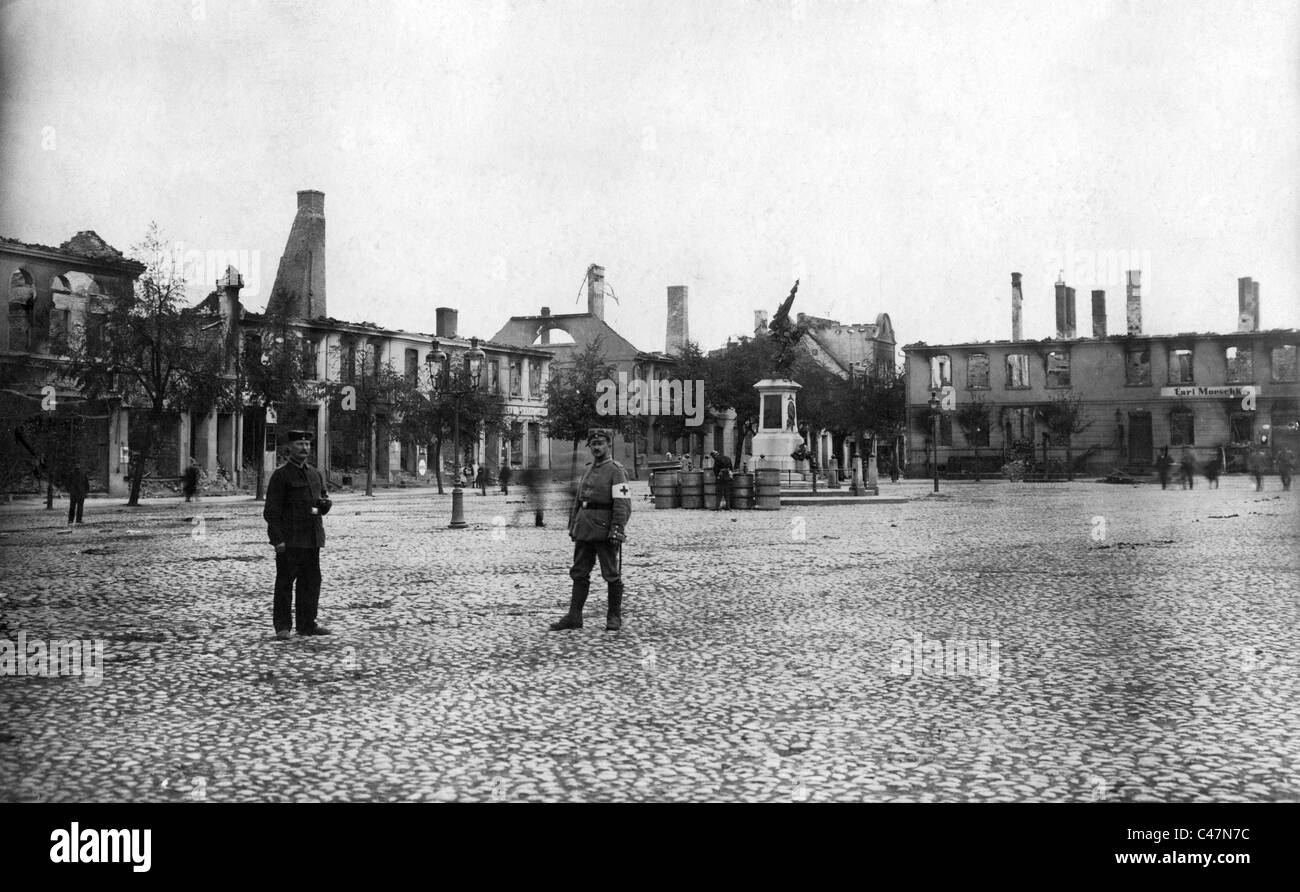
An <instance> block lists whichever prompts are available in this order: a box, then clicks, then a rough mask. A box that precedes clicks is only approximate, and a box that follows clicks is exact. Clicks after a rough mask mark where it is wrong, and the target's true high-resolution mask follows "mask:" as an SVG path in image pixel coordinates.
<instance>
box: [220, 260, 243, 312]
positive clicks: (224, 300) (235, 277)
mask: <svg viewBox="0 0 1300 892" xmlns="http://www.w3.org/2000/svg"><path fill="white" fill-rule="evenodd" d="M243 287H244V277H243V276H242V275H240V272H239V270H237V269H235V268H234V267H233V266H227V267H226V271H225V273H223V274H222V276H221V278H220V279H217V289H218V290H219V291H220V292H221V297H220V298H219V299H218V300H219V302H220V305H219V306H218V310H220V312H221V318H222V319H225V320H229V319H231V318H232V317H236V322H238V319H237V317H238V313H239V290H240V289H241V288H243Z"/></svg>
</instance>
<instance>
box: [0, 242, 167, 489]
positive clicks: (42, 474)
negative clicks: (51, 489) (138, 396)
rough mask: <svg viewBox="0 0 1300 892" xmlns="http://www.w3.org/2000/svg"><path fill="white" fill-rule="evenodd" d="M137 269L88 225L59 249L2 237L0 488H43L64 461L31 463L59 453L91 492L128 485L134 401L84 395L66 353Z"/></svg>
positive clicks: (130, 283) (97, 322)
mask: <svg viewBox="0 0 1300 892" xmlns="http://www.w3.org/2000/svg"><path fill="white" fill-rule="evenodd" d="M143 272H144V266H143V265H142V264H140V263H138V262H136V261H135V260H131V259H128V258H127V257H125V256H123V255H122V253H121V252H120V251H118V250H117V249H116V248H114V247H112V246H111V245H109V244H107V243H106V242H104V240H103V239H101V238H100V237H99V236H98V235H97V234H95V233H94V232H92V231H89V230H88V231H83V232H78V233H77V234H76V235H75V236H73V237H72V238H70V239H68V240H67V241H66V242H64V243H63V244H61V245H60V246H59V247H57V248H56V247H52V246H48V245H38V244H28V243H26V242H22V241H18V240H16V239H11V238H0V274H3V276H4V280H3V281H5V282H6V283H7V288H6V296H5V307H4V311H3V312H0V427H2V428H3V430H2V431H0V433H2V434H3V436H2V437H0V463H2V464H3V469H4V470H3V475H4V478H5V479H4V480H3V482H2V483H0V489H4V490H5V491H24V490H35V489H43V488H44V486H45V483H46V482H48V476H49V475H55V476H57V475H58V474H59V473H60V472H61V469H60V468H58V467H48V468H43V469H39V468H37V467H36V465H37V463H38V462H42V461H44V462H46V463H49V464H53V463H55V462H56V459H55V457H54V456H53V455H52V454H49V453H54V452H58V453H60V454H59V455H58V457H57V463H69V462H73V461H75V462H77V463H79V464H80V466H81V468H82V469H83V470H84V471H86V473H87V474H88V475H89V477H90V480H91V488H92V491H99V492H111V493H113V494H125V492H126V489H127V483H126V480H127V471H128V469H129V467H130V446H129V444H130V437H131V414H132V409H131V407H130V406H129V405H127V404H125V403H124V402H123V401H121V400H103V401H90V400H87V399H85V397H84V396H83V394H82V393H81V391H80V389H79V388H78V386H77V384H76V382H75V381H74V380H72V379H71V378H70V376H69V374H68V354H69V351H70V350H72V349H76V348H77V347H79V346H80V344H81V343H82V342H83V341H84V339H85V338H86V337H87V336H88V335H89V336H91V337H94V336H96V334H97V332H99V331H100V330H102V327H103V325H104V324H105V320H106V318H107V306H108V304H107V302H108V301H111V300H112V299H114V298H116V297H117V296H119V295H124V294H130V293H131V290H132V289H133V288H134V287H135V280H136V279H137V278H138V277H139V276H140V275H141V274H142V273H143ZM37 441H42V442H37ZM47 472H48V473H47Z"/></svg>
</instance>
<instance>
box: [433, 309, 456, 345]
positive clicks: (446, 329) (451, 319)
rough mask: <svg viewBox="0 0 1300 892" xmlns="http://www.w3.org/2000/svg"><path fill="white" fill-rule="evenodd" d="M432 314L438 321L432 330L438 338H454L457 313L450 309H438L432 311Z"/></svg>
mask: <svg viewBox="0 0 1300 892" xmlns="http://www.w3.org/2000/svg"><path fill="white" fill-rule="evenodd" d="M434 314H435V316H436V318H437V320H438V321H437V323H435V324H436V325H437V328H436V329H434V331H435V333H436V334H437V336H438V337H440V338H454V337H456V317H457V316H458V315H459V314H458V313H457V311H456V310H453V309H452V308H451V307H438V308H437V309H436V310H434Z"/></svg>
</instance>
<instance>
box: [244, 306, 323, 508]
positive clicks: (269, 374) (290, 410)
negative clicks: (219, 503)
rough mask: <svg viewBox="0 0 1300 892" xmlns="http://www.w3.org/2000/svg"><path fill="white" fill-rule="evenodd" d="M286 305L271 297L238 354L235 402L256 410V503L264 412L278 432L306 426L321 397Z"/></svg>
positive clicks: (261, 489)
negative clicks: (254, 332) (237, 397)
mask: <svg viewBox="0 0 1300 892" xmlns="http://www.w3.org/2000/svg"><path fill="white" fill-rule="evenodd" d="M288 305H289V301H287V300H280V299H277V298H276V296H274V295H273V296H272V298H271V300H270V301H268V303H267V312H266V315H265V316H264V317H263V320H262V326H261V330H260V332H258V333H257V335H256V336H254V337H252V338H249V337H246V338H245V340H244V343H243V344H242V345H241V349H240V352H239V361H238V362H239V364H238V374H239V384H240V396H241V398H243V399H246V400H248V401H250V402H251V403H252V405H254V406H256V407H257V409H258V411H257V412H256V413H254V415H255V420H254V424H253V437H254V442H256V443H257V444H258V448H257V456H258V461H257V490H256V493H255V494H254V498H256V499H258V500H260V499H262V498H264V496H265V483H266V481H265V479H264V478H265V472H266V463H265V461H263V460H262V458H263V456H262V450H263V449H264V448H265V443H266V410H267V409H268V408H269V407H272V406H274V407H275V410H276V420H277V423H278V426H279V427H280V429H282V430H283V429H287V428H288V427H291V426H293V425H295V424H302V423H305V422H306V420H307V418H308V417H309V411H308V410H309V409H310V407H312V406H313V405H314V404H315V403H316V401H317V400H319V399H320V397H321V393H322V387H321V384H320V383H319V382H317V381H315V380H313V379H314V377H315V370H314V369H310V368H308V363H309V360H308V358H307V354H306V352H305V348H306V343H305V340H304V338H303V337H302V335H301V334H300V333H299V331H298V330H297V329H296V328H295V327H294V326H293V324H292V322H291V320H290V318H289V310H288ZM326 461H327V462H328V456H326ZM326 467H328V464H327V465H326Z"/></svg>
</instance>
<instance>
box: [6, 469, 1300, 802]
mask: <svg viewBox="0 0 1300 892" xmlns="http://www.w3.org/2000/svg"><path fill="white" fill-rule="evenodd" d="M1267 483H1268V486H1267V488H1266V489H1265V491H1264V492H1261V493H1256V492H1255V491H1254V487H1253V482H1251V481H1248V480H1246V479H1244V478H1239V477H1230V478H1226V479H1225V480H1224V481H1223V485H1222V488H1221V489H1218V490H1206V489H1203V488H1200V487H1198V488H1197V489H1196V490H1194V491H1191V492H1186V491H1181V490H1177V489H1170V490H1164V491H1162V490H1161V489H1160V488H1159V487H1156V486H1150V485H1143V486H1108V485H1103V484H1097V483H1084V482H1077V483H1073V484H1011V483H1005V482H997V483H986V484H981V485H973V484H945V485H944V486H943V492H942V493H941V494H940V495H939V496H937V497H935V496H931V495H929V487H930V484H929V483H928V482H927V481H909V482H904V483H902V484H899V485H897V486H891V485H889V484H888V483H886V484H884V485H883V489H882V494H883V495H886V496H891V495H892V496H898V495H903V496H906V497H907V501H905V502H901V503H891V504H877V505H869V506H852V507H848V506H830V507H806V508H802V509H795V508H791V507H785V508H783V509H782V510H780V511H776V512H761V511H749V512H733V513H725V512H724V513H712V512H704V511H682V510H675V511H655V510H654V509H653V508H652V507H651V506H650V504H649V503H648V502H646V501H644V500H640V496H641V495H643V494H644V493H645V492H646V485H645V483H644V482H642V483H640V484H638V485H637V490H638V491H637V495H638V500H637V501H635V502H634V513H633V516H632V521H631V524H630V525H629V529H628V533H629V541H628V542H627V544H626V546H625V548H624V578H625V580H626V582H627V595H626V601H625V608H624V628H623V631H621V632H618V633H609V632H605V631H604V622H603V620H604V608H605V594H604V586H603V583H601V582H600V581H599V578H598V575H597V574H593V585H592V594H591V598H590V600H589V601H588V603H587V610H586V628H585V629H583V630H581V631H570V632H562V633H551V632H548V631H547V624H548V623H550V622H551V621H553V620H554V619H556V618H557V617H558V616H560V615H561V614H562V613H563V612H564V609H565V607H566V606H567V603H568V591H569V580H568V577H567V569H568V563H569V559H570V557H571V555H572V547H571V543H570V542H569V540H568V537H567V535H566V534H565V531H564V529H563V517H562V511H559V510H555V509H554V508H553V509H552V510H551V511H550V512H549V513H548V515H547V520H548V526H547V527H546V528H544V529H538V528H536V527H534V526H533V524H532V518H531V515H528V514H523V513H521V514H520V515H519V517H518V520H517V521H516V520H514V515H515V512H516V511H517V510H519V509H522V508H523V506H522V505H520V504H519V503H518V501H517V498H515V497H510V498H507V497H503V496H500V495H491V496H488V497H486V498H485V497H482V496H479V495H477V494H476V493H466V496H465V504H466V514H467V519H468V521H469V523H470V528H469V529H467V530H448V529H447V528H446V526H447V522H448V520H449V518H450V498H449V496H438V495H436V494H435V493H434V492H433V491H431V490H428V489H405V490H388V491H381V492H380V494H379V495H377V496H376V497H374V498H367V497H365V496H362V495H350V494H344V495H340V496H338V497H337V498H336V501H335V506H334V510H333V512H332V513H331V514H330V516H329V517H328V518H327V519H326V528H327V535H328V537H329V541H328V542H327V544H326V547H325V550H324V551H323V553H322V558H321V564H322V570H323V573H324V585H323V588H322V595H321V614H320V620H321V622H322V623H323V624H325V625H327V626H329V627H330V628H332V629H333V630H334V633H335V634H333V635H331V636H328V637H320V638H299V637H297V636H295V637H294V638H293V639H291V640H290V641H288V642H277V641H275V639H274V637H273V634H272V628H271V587H272V582H273V578H274V561H273V553H272V550H271V548H270V547H269V545H268V544H267V539H266V532H265V529H266V528H265V524H264V523H263V522H262V520H261V509H262V505H261V504H260V503H257V502H253V501H252V500H250V499H248V498H247V497H240V498H229V499H206V500H204V501H201V502H199V503H196V504H186V503H184V502H181V501H179V500H174V499H173V500H163V499H160V500H149V501H147V503H146V504H145V505H144V506H143V507H141V508H138V509H129V508H126V507H125V506H123V505H121V504H120V502H118V501H116V500H112V501H110V500H91V501H90V502H88V504H87V508H86V521H87V522H86V524H85V525H84V526H83V527H80V528H75V529H71V530H69V528H67V527H66V526H64V524H63V523H62V520H63V517H64V516H65V512H66V503H65V502H56V504H55V509H54V510H53V511H46V510H43V508H42V506H41V505H40V504H38V503H33V502H26V503H15V504H13V505H8V506H3V507H0V562H2V563H3V567H4V573H3V576H4V578H3V583H2V585H0V588H2V593H3V602H0V603H3V628H2V629H0V638H2V639H5V640H7V641H10V642H16V641H17V640H18V636H19V635H20V634H21V635H23V636H24V638H25V640H26V642H28V644H27V647H28V648H31V646H32V644H31V642H44V643H46V644H47V645H49V646H51V647H54V648H57V647H58V645H56V644H53V642H57V641H77V642H96V641H98V642H102V662H100V663H98V664H97V665H98V666H99V667H100V668H102V676H101V677H94V676H93V675H89V674H87V673H86V672H85V671H84V670H85V669H86V668H87V666H89V665H91V660H90V657H91V655H93V653H94V650H93V649H91V648H89V647H88V649H86V650H85V653H86V654H87V657H88V660H87V663H86V664H84V665H83V666H82V669H83V674H82V675H80V676H77V675H63V676H59V675H53V674H50V673H47V674H46V675H43V676H42V675H34V674H26V675H18V674H12V675H10V674H6V675H4V676H0V728H2V729H3V731H2V732H0V799H3V800H4V801H10V802H13V801H54V802H76V801H109V802H125V801H172V800H175V801H182V800H190V801H193V800H202V801H214V802H216V801H254V802H272V801H293V802H315V801H326V800H348V801H521V800H522V801H629V800H643V801H774V802H789V801H871V802H876V801H924V802H930V801H1051V802H1057V801H1070V802H1089V801H1178V802H1182V801H1234V802H1236V801H1250V802H1254V801H1274V800H1284V801H1297V800H1300V716H1298V715H1297V709H1296V704H1297V703H1300V675H1298V669H1300V659H1298V655H1300V647H1298V646H1297V645H1298V644H1300V621H1298V620H1300V615H1298V614H1300V608H1298V606H1297V592H1298V588H1300V587H1298V586H1297V563H1298V558H1297V523H1296V521H1297V504H1296V494H1295V493H1292V492H1282V491H1281V490H1280V488H1279V487H1278V485H1277V481H1276V478H1272V479H1270V480H1268V481H1267ZM28 653H29V654H30V653H31V651H30V649H29V650H28ZM29 665H31V664H29ZM65 665H66V664H65ZM36 668H37V669H38V670H39V668H40V667H39V663H38V664H36ZM6 671H8V670H6Z"/></svg>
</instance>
